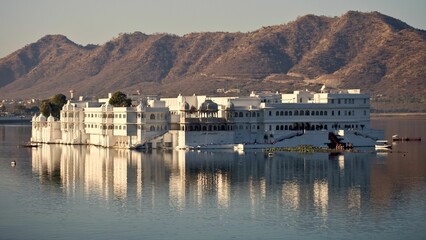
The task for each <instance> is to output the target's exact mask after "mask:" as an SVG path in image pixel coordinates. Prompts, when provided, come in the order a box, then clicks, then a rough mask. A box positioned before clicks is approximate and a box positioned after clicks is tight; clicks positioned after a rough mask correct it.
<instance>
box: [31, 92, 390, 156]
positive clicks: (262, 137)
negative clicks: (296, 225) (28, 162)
mask: <svg viewBox="0 0 426 240" xmlns="http://www.w3.org/2000/svg"><path fill="white" fill-rule="evenodd" d="M110 97H111V94H109V97H108V98H104V99H99V100H97V101H87V100H84V99H83V97H80V98H79V99H78V100H77V99H74V98H73V96H71V100H68V102H67V103H66V104H65V105H64V106H63V108H62V110H61V114H60V116H61V117H60V120H58V119H54V117H52V116H48V117H46V116H43V115H42V114H40V115H39V116H34V117H33V119H32V137H31V141H32V142H36V143H57V144H88V145H97V146H102V147H114V148H176V149H188V148H236V147H238V146H239V147H242V148H269V147H293V146H298V145H302V144H308V145H313V146H319V147H327V146H329V147H337V146H354V147H358V146H374V144H375V141H376V140H377V139H382V138H383V135H384V133H383V131H381V130H374V129H371V128H370V101H369V95H368V94H362V93H361V92H360V90H359V89H350V90H329V91H321V92H320V93H314V92H310V91H307V90H304V91H294V92H293V93H291V94H281V93H278V92H277V93H272V92H259V93H256V92H252V93H251V94H250V95H249V96H244V97H241V96H240V97H209V96H197V95H195V94H194V95H192V96H181V95H179V96H178V97H176V98H158V97H152V96H142V95H136V96H131V98H132V100H133V102H132V106H131V107H113V106H112V105H110V104H109V103H108V101H109V98H110Z"/></svg>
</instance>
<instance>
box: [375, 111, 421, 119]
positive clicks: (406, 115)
mask: <svg viewBox="0 0 426 240" xmlns="http://www.w3.org/2000/svg"><path fill="white" fill-rule="evenodd" d="M383 117H426V113H423V112H418V113H416V112H413V113H411V112H410V113H371V118H372V119H374V118H383Z"/></svg>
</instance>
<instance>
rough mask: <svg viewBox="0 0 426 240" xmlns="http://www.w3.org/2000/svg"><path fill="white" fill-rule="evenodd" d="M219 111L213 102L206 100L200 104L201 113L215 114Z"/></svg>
mask: <svg viewBox="0 0 426 240" xmlns="http://www.w3.org/2000/svg"><path fill="white" fill-rule="evenodd" d="M218 110H219V106H218V105H217V103H215V102H213V101H212V100H210V99H207V100H206V101H204V102H203V103H202V104H201V107H200V111H201V112H217V111H218Z"/></svg>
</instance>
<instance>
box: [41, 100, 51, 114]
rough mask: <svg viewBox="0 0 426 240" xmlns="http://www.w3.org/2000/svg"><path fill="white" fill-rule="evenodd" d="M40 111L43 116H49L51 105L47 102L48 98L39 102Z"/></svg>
mask: <svg viewBox="0 0 426 240" xmlns="http://www.w3.org/2000/svg"><path fill="white" fill-rule="evenodd" d="M40 112H41V113H42V114H43V115H44V116H49V115H50V114H51V113H52V105H51V104H50V102H49V99H44V100H42V101H41V104H40Z"/></svg>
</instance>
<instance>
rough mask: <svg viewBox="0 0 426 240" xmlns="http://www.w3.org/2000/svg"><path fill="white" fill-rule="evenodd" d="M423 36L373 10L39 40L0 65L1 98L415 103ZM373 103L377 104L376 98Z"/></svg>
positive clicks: (425, 74) (425, 45) (420, 87)
mask: <svg viewBox="0 0 426 240" xmlns="http://www.w3.org/2000/svg"><path fill="white" fill-rule="evenodd" d="M425 64H426V32H425V31H424V30H419V29H415V28H413V27H411V26H409V25H408V24H406V23H404V22H402V21H400V20H398V19H395V18H392V17H390V16H386V15H383V14H381V13H379V12H371V13H362V12H355V11H349V12H347V13H346V14H344V15H342V16H340V17H325V16H315V15H306V16H302V17H299V18H297V19H296V20H294V21H292V22H289V23H287V24H281V25H275V26H267V27H262V28H260V29H257V30H255V31H252V32H248V33H241V32H233V33H229V32H202V33H189V34H185V35H183V36H177V35H172V34H152V35H147V34H144V33H141V32H134V33H131V34H121V35H119V36H118V37H115V38H114V39H112V40H111V41H108V42H106V43H105V44H102V45H87V46H82V45H79V44H76V43H74V42H72V41H71V40H69V39H68V38H67V37H66V36H63V35H47V36H45V37H43V38H41V39H40V40H38V41H37V42H35V43H32V44H29V45H27V46H25V47H23V48H21V49H19V50H17V51H15V52H14V53H12V54H10V55H8V56H6V57H4V58H2V59H0V96H1V97H2V98H23V96H26V97H28V98H34V97H35V98H37V97H38V98H43V97H48V96H51V95H54V94H55V93H58V92H62V93H64V92H65V93H66V92H68V91H69V90H70V89H74V90H75V91H76V92H77V93H78V94H79V95H86V96H94V95H97V96H99V95H103V94H106V93H107V92H114V91H118V90H121V91H125V92H126V91H127V92H129V93H130V92H136V90H141V92H142V93H145V94H160V95H162V96H174V95H177V94H179V93H182V94H192V93H197V94H215V90H216V89H217V88H226V89H229V88H240V89H241V90H242V91H250V90H256V89H266V90H273V91H275V90H280V91H291V90H293V89H298V88H308V89H316V90H317V89H319V87H320V86H321V85H322V84H326V86H329V87H334V88H361V89H362V91H363V92H367V93H371V94H372V96H380V97H381V98H382V99H383V101H391V102H392V101H394V99H400V100H401V101H406V102H407V101H408V102H409V101H412V102H418V101H420V102H421V101H424V96H425V95H426V92H425V91H426V90H425V89H426V88H425V82H424V79H425V78H426V69H425V67H424V66H425ZM379 100H380V99H379Z"/></svg>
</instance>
